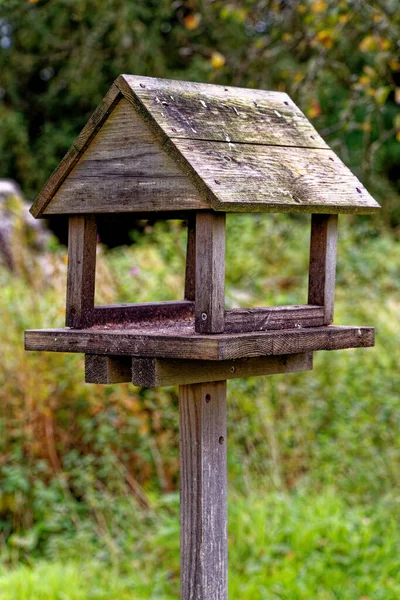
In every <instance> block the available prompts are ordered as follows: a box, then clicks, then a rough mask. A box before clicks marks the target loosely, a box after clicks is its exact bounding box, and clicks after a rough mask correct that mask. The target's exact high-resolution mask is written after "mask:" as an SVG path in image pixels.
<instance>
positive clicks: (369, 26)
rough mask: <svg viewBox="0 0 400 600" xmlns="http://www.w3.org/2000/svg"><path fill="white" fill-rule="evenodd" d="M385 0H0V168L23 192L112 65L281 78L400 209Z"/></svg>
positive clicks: (399, 88) (399, 84)
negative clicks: (20, 186)
mask: <svg viewBox="0 0 400 600" xmlns="http://www.w3.org/2000/svg"><path fill="white" fill-rule="evenodd" d="M399 39H400V11H399V10H398V2H397V0H369V1H365V0H340V1H338V0H264V1H262V2H256V1H254V0H240V1H238V0H236V1H235V0H232V1H231V2H225V1H224V2H222V1H220V0H217V1H213V2H211V1H209V0H175V1H170V0H161V1H160V0H136V1H135V2H131V1H127V0H109V1H108V2H102V1H101V0H58V1H57V2H55V1H52V0H22V1H21V0H3V2H2V3H1V4H0V70H1V85H0V88H1V89H0V95H1V99H0V123H1V125H0V126H1V135H0V165H1V168H0V175H1V176H3V177H4V176H7V177H13V178H15V179H16V180H17V181H18V182H19V183H20V184H21V185H22V188H23V190H24V191H25V193H26V194H28V195H29V196H32V195H33V194H36V193H37V192H38V191H39V189H40V187H41V186H42V185H43V183H44V181H45V180H46V179H47V177H48V176H49V174H50V173H51V171H52V170H53V169H54V168H55V166H56V165H57V164H58V162H59V160H60V159H61V157H62V155H63V154H64V153H65V152H66V150H67V149H68V147H69V146H70V145H71V143H72V142H73V139H74V137H75V136H76V135H77V133H78V132H79V130H80V128H81V127H82V126H83V125H84V124H85V122H86V120H87V119H88V117H89V115H90V113H91V112H92V111H93V109H94V107H95V106H96V104H98V102H99V101H100V100H101V98H102V96H103V95H104V94H105V92H106V91H107V89H108V87H109V86H110V84H111V83H112V81H113V79H115V78H116V77H117V76H118V75H119V74H120V73H123V72H125V73H134V74H143V75H150V76H157V77H174V78H181V79H188V80H197V81H209V82H215V83H223V84H231V85H238V86H249V87H258V88H265V89H278V90H284V91H287V92H288V93H289V94H290V95H291V96H292V97H293V99H294V100H295V101H296V102H297V103H298V104H299V105H300V107H301V108H302V109H303V111H304V112H305V113H306V114H307V116H308V117H309V118H310V119H312V120H313V121H314V124H315V126H316V127H317V129H318V130H319V131H320V132H321V134H322V135H323V136H324V137H325V138H326V140H327V141H328V142H329V143H330V144H331V146H332V147H333V149H334V150H335V151H337V152H338V153H339V154H340V155H341V157H342V158H343V159H344V161H345V162H346V163H347V164H349V166H351V167H352V168H353V169H354V170H355V171H356V172H357V174H358V175H359V176H360V177H361V179H362V180H363V182H364V183H365V184H366V185H367V187H369V188H370V190H371V192H372V193H373V194H374V195H376V196H377V198H378V200H380V201H382V203H383V206H384V211H383V213H382V214H383V216H384V217H385V219H386V222H388V223H389V224H390V225H393V226H396V227H397V226H398V225H399V223H400V207H399V205H400V203H399V192H400V179H399V165H400V113H399V103H400V57H399V46H398V40H399Z"/></svg>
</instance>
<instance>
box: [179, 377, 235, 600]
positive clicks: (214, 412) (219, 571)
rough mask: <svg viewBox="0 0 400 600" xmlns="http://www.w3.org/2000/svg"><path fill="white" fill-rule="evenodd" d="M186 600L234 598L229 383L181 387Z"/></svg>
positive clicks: (183, 599)
mask: <svg viewBox="0 0 400 600" xmlns="http://www.w3.org/2000/svg"><path fill="white" fill-rule="evenodd" d="M179 404H180V407H179V408H180V469H181V485H180V487H181V600H227V599H228V534H227V465H226V455H227V452H226V446H227V440H226V381H218V382H213V383H196V384H191V385H181V386H180V387H179Z"/></svg>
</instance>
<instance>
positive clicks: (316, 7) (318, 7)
mask: <svg viewBox="0 0 400 600" xmlns="http://www.w3.org/2000/svg"><path fill="white" fill-rule="evenodd" d="M327 8H328V5H327V3H326V2H325V1H324V0H316V2H313V3H312V5H311V12H313V13H316V14H318V13H322V12H325V11H326V9H327Z"/></svg>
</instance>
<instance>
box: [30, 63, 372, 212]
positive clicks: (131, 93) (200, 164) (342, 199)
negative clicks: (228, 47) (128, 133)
mask: <svg viewBox="0 0 400 600" xmlns="http://www.w3.org/2000/svg"><path fill="white" fill-rule="evenodd" d="M124 99H125V104H126V101H128V102H129V103H130V106H131V107H132V108H133V109H134V111H131V113H130V114H131V117H129V115H128V113H129V111H130V110H131V109H130V108H129V109H128V112H127V110H125V112H124V115H125V117H124V118H125V125H124V127H125V128H126V127H127V124H126V119H128V118H131V119H132V121H133V120H134V119H136V115H140V116H141V117H142V119H141V121H142V122H143V123H145V124H146V125H147V126H148V128H149V131H151V132H152V135H153V139H154V140H155V141H156V142H157V143H158V144H159V148H160V150H162V151H163V152H166V153H168V154H169V155H170V157H172V159H173V161H174V164H175V165H176V166H175V167H174V169H175V171H176V172H175V171H174V177H175V179H174V180H173V181H178V180H179V181H181V180H182V176H187V178H188V179H189V180H190V184H188V186H189V185H190V186H192V187H193V190H192V189H191V188H190V189H186V188H185V189H183V188H182V187H178V188H177V190H176V191H175V196H174V202H175V204H173V203H172V200H169V204H168V203H167V204H168V206H169V209H171V206H172V207H173V209H174V208H175V207H176V209H177V210H179V209H182V208H189V209H190V208H192V209H193V208H205V207H207V206H209V207H210V208H213V209H214V210H218V211H226V212H325V213H326V212H327V213H342V212H347V213H356V212H358V213H369V212H373V211H374V210H375V209H378V208H379V204H377V202H375V200H374V199H373V198H372V197H371V196H370V195H369V193H368V192H367V190H366V189H365V188H364V186H363V185H362V184H361V183H360V182H359V181H358V179H357V178H356V177H355V176H354V175H353V174H352V173H351V171H350V170H349V169H348V168H347V167H346V166H345V165H344V164H343V162H342V161H341V160H340V159H339V158H338V157H337V156H336V155H335V153H334V152H333V151H332V150H331V149H330V148H329V146H328V145H327V144H326V143H325V142H324V140H323V139H322V138H321V136H320V135H319V134H318V133H317V132H316V130H315V129H314V127H313V126H312V125H311V123H310V122H309V121H308V120H307V118H306V117H305V116H304V114H303V113H302V112H301V111H300V109H299V108H298V107H297V106H296V105H295V104H294V102H293V101H292V100H291V99H290V98H289V96H288V95H287V94H285V93H283V92H267V91H263V90H253V89H244V88H235V87H228V86H220V85H212V84H202V83H191V82H185V81H173V80H166V79H155V78H150V77H142V76H133V75H121V76H120V77H118V79H117V80H116V81H115V83H114V84H113V85H112V87H111V89H110V90H109V92H108V93H107V95H106V96H105V98H104V100H103V102H102V103H101V104H100V106H99V107H98V108H97V110H96V111H95V113H94V114H93V115H92V117H91V118H90V119H89V121H88V123H87V124H86V126H85V127H84V129H83V130H82V132H81V134H80V135H79V136H78V138H77V140H76V141H75V142H74V144H73V146H72V147H71V149H70V150H69V152H68V153H67V155H66V157H65V158H64V159H63V160H62V161H61V163H60V165H59V166H58V168H57V169H56V171H55V172H54V173H53V175H52V176H51V177H50V179H49V180H48V182H47V183H46V185H45V186H44V188H43V190H42V192H41V193H40V194H39V196H38V197H37V199H36V200H35V203H34V204H33V206H32V209H31V212H32V214H33V215H34V216H35V217H39V216H42V215H46V214H48V213H49V212H64V213H66V212H69V209H68V204H69V202H70V199H71V197H72V196H73V194H74V193H76V190H77V189H78V188H79V189H80V190H81V192H82V194H83V193H84V192H85V190H88V189H89V186H90V185H92V186H93V185H94V184H95V179H93V169H92V171H91V177H92V179H90V180H89V178H88V179H85V180H80V181H79V185H78V184H77V183H76V182H75V185H74V186H73V187H71V188H70V190H69V193H68V194H67V193H62V192H63V190H64V191H67V183H65V185H63V184H64V182H66V181H68V178H69V176H70V174H71V172H74V173H79V170H77V168H76V167H77V166H78V163H79V164H80V161H83V162H84V161H85V160H86V163H85V164H89V162H90V163H91V164H92V161H93V158H92V156H91V155H90V154H88V152H89V150H90V146H91V144H92V142H93V141H94V140H95V138H96V136H97V135H98V133H99V131H104V127H105V126H106V124H107V121H108V119H109V117H110V115H113V113H114V116H115V115H116V114H117V111H115V109H116V107H118V106H119V107H122V106H123V102H124ZM118 110H120V109H118ZM114 111H115V112H114ZM120 112H121V114H122V110H120ZM127 115H128V116H127ZM119 118H121V117H119ZM110 121H111V119H110ZM118 135H119V136H120V139H119V138H118V137H117V138H116V139H115V142H114V147H118V144H123V143H125V144H127V143H128V141H127V139H125V141H124V137H123V131H122V132H121V127H120V130H119V133H118ZM129 143H130V144H133V142H132V140H131V141H129ZM139 143H140V141H139V140H138V142H137V144H139ZM158 154H160V151H158ZM107 156H108V158H107ZM85 157H86V158H85ZM170 157H168V160H170ZM114 158H115V157H114ZM109 159H110V155H109V154H107V153H105V155H104V156H103V157H102V160H103V163H102V164H103V165H104V163H105V161H107V160H109ZM158 163H159V161H158V162H157V165H158ZM99 164H100V161H99V160H97V163H96V168H98V167H99ZM157 165H153V167H154V168H153V171H154V169H155V170H157V168H158V167H157ZM150 167H151V165H150ZM164 167H165V165H164ZM74 169H75V171H73V170H74ZM121 169H122V170H121ZM174 169H173V170H174ZM177 169H178V170H177ZM81 171H82V169H81ZM162 172H164V171H161V172H160V174H159V176H158V178H159V180H160V178H161V177H162V175H161V173H162ZM107 173H108V172H107V171H104V173H102V175H101V181H102V184H101V185H102V186H103V187H104V186H105V185H106V183H105V182H104V178H105V177H107ZM114 175H115V174H114V172H113V174H112V175H110V177H111V176H114ZM156 175H157V173H156ZM86 176H87V173H86ZM118 176H119V179H118V180H116V183H115V182H113V184H112V186H111V185H110V186H109V189H107V194H108V195H107V196H105V197H107V198H110V206H109V212H113V210H115V206H114V205H113V202H112V198H111V197H110V196H109V194H110V193H111V192H110V189H111V187H112V188H113V189H114V187H115V185H117V188H118V185H119V186H121V187H123V182H124V181H128V180H129V178H130V179H131V183H130V184H129V186H128V187H126V190H128V189H129V194H127V198H126V201H125V204H123V207H124V210H126V211H135V210H138V208H137V206H136V205H135V201H136V199H137V198H138V196H139V195H140V193H141V192H140V190H143V189H144V188H145V186H144V185H143V181H139V183H138V179H137V178H138V177H139V175H138V172H137V169H136V166H135V163H134V162H133V161H132V160H131V161H130V162H129V163H128V162H126V163H124V165H123V166H122V167H121V165H119V170H118ZM147 176H148V174H147ZM142 177H143V173H142ZM135 178H136V179H135ZM153 179H154V178H153ZM133 180H134V183H132V181H133ZM99 182H100V175H99V177H98V185H100V183H99ZM145 183H146V185H147V194H148V195H149V194H150V193H151V190H152V189H153V187H152V186H153V185H154V191H155V193H158V191H159V187H160V184H159V183H155V181H152V182H150V181H147V182H145ZM139 184H141V187H140V185H139ZM193 184H194V186H193ZM134 185H135V186H136V187H133V186H134ZM85 186H86V187H85ZM60 188H61V189H60ZM102 189H103V188H102ZM59 190H60V192H59ZM132 190H133V191H134V192H135V193H134V194H132ZM138 190H139V191H138ZM57 192H59V194H58V199H57V201H55V202H54V207H53V209H51V206H52V200H53V198H54V197H55V195H56V194H57ZM117 192H118V190H116V193H117ZM94 194H95V192H94ZM94 194H93V195H94ZM185 194H186V196H187V195H188V194H189V196H191V197H192V200H191V202H192V204H190V205H189V204H188V205H185V206H183V204H182V205H181V199H180V196H182V197H183V196H184V195H185ZM196 195H198V199H196V198H195V197H196ZM147 197H148V196H145V198H147ZM129 198H131V200H129ZM171 198H172V196H171ZM144 202H146V200H144ZM196 202H197V204H196ZM61 205H62V209H60V206H61ZM170 205H171V206H170ZM56 206H57V208H56ZM84 206H85V208H82V209H81V212H83V211H85V212H97V210H96V209H95V208H94V209H93V210H91V209H90V205H89V201H88V205H85V204H84ZM119 206H120V205H119ZM102 210H103V211H104V212H107V205H105V206H103V207H102ZM118 210H120V211H121V210H122V209H121V207H120V208H119V209H118ZM140 210H143V208H141V209H140ZM149 210H160V208H159V207H158V205H157V203H151V202H150V204H149ZM70 212H75V209H72V206H71V210H70Z"/></svg>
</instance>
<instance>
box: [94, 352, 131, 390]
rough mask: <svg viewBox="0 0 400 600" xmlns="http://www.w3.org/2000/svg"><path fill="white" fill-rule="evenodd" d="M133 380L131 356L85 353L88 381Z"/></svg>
mask: <svg viewBox="0 0 400 600" xmlns="http://www.w3.org/2000/svg"><path fill="white" fill-rule="evenodd" d="M127 381H132V359H131V357H130V356H104V355H101V354H86V355H85V382H86V383H125V382H127Z"/></svg>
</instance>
